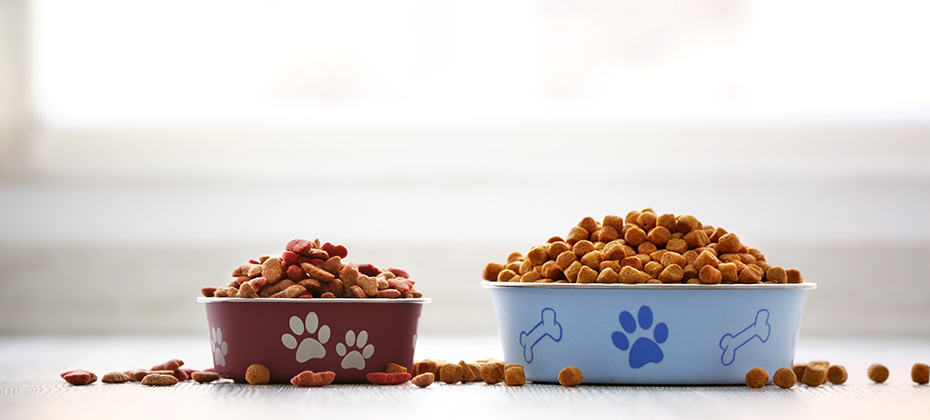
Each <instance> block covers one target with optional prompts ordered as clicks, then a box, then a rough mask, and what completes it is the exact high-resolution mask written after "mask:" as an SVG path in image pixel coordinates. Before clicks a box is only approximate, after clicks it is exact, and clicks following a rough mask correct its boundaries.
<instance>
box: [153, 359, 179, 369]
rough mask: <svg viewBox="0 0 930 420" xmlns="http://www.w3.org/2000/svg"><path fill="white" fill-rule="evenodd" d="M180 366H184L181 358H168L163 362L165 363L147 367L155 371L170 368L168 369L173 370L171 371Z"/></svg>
mask: <svg viewBox="0 0 930 420" xmlns="http://www.w3.org/2000/svg"><path fill="white" fill-rule="evenodd" d="M181 366H184V362H183V361H182V360H181V359H171V360H169V361H167V362H165V363H162V364H160V365H155V366H152V368H151V369H149V370H151V371H156V370H170V371H172V372H173V371H176V370H178V369H180V368H181Z"/></svg>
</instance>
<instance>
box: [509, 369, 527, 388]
mask: <svg viewBox="0 0 930 420" xmlns="http://www.w3.org/2000/svg"><path fill="white" fill-rule="evenodd" d="M504 383H505V384H506V385H507V386H523V385H525V384H526V373H524V372H523V366H520V365H507V367H506V368H505V369H504Z"/></svg>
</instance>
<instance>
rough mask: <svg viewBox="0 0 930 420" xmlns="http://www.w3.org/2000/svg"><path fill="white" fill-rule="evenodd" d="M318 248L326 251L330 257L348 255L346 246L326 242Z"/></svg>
mask: <svg viewBox="0 0 930 420" xmlns="http://www.w3.org/2000/svg"><path fill="white" fill-rule="evenodd" d="M320 248H322V249H323V250H324V251H326V253H327V254H329V256H330V257H339V258H345V257H347V256H348V255H349V250H347V249H346V247H344V246H342V245H333V244H331V243H329V242H327V243H325V244H323V246H321V247H320Z"/></svg>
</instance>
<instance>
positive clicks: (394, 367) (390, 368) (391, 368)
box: [384, 363, 407, 373]
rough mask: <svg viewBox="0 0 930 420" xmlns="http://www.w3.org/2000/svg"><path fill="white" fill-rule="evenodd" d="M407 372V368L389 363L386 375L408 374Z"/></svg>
mask: <svg viewBox="0 0 930 420" xmlns="http://www.w3.org/2000/svg"><path fill="white" fill-rule="evenodd" d="M406 371H407V368H405V367H403V366H401V365H398V364H397V363H388V364H387V366H386V367H385V368H384V373H400V372H406Z"/></svg>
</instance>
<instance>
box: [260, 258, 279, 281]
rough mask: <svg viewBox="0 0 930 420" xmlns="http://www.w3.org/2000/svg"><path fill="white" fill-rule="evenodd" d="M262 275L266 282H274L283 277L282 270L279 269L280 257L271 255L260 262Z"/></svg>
mask: <svg viewBox="0 0 930 420" xmlns="http://www.w3.org/2000/svg"><path fill="white" fill-rule="evenodd" d="M261 273H262V277H264V278H265V279H266V280H268V284H275V283H277V282H278V281H280V280H281V279H282V278H284V271H283V270H281V257H271V258H268V259H267V260H265V262H263V263H262V272H261Z"/></svg>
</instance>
